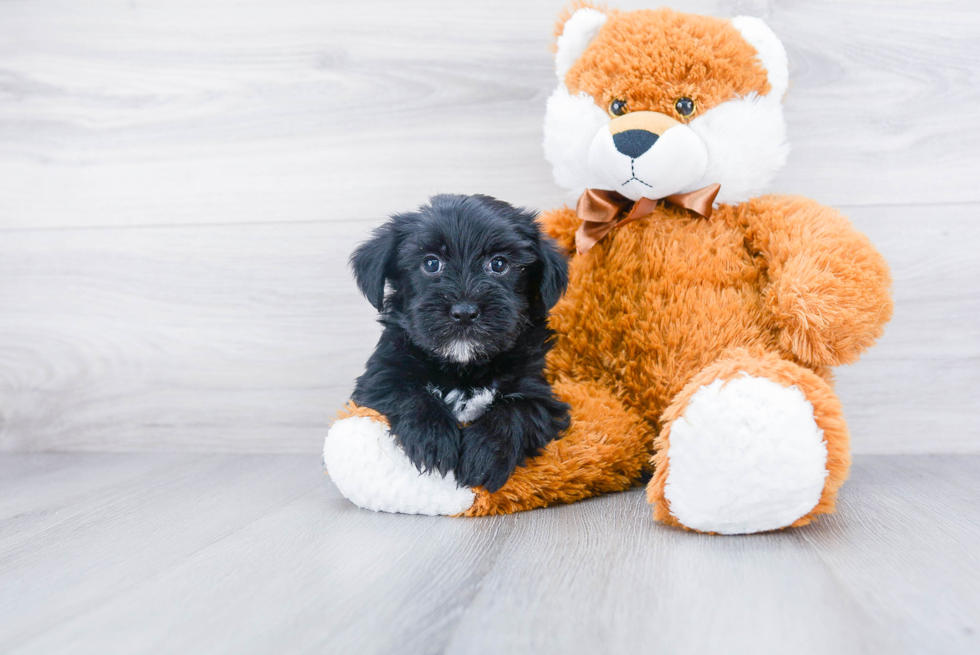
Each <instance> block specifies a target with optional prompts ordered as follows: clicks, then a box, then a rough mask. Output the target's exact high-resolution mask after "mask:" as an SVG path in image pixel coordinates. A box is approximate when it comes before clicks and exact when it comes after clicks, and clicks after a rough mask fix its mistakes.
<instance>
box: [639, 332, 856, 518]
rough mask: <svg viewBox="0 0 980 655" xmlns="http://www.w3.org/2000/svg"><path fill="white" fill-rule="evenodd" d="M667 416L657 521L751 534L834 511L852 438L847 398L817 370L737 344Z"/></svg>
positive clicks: (651, 488)
mask: <svg viewBox="0 0 980 655" xmlns="http://www.w3.org/2000/svg"><path fill="white" fill-rule="evenodd" d="M663 419H664V420H663V430H662V431H661V434H660V435H659V436H658V437H657V439H656V441H655V443H654V448H655V450H656V454H655V455H654V459H653V461H654V466H655V473H654V477H653V479H652V480H651V481H650V483H649V485H648V487H647V498H648V499H649V501H650V503H651V504H652V505H653V516H654V518H655V519H658V520H661V521H664V522H666V523H670V524H674V525H680V526H683V527H686V528H690V529H692V530H698V531H701V532H718V533H722V534H745V533H752V532H763V531H766V530H775V529H778V528H784V527H789V526H800V525H805V524H807V523H809V522H810V521H812V520H813V519H814V518H815V517H816V516H817V515H819V514H828V513H830V512H833V511H834V504H835V500H836V494H837V490H838V489H839V488H840V486H841V485H842V484H843V482H844V480H845V479H846V478H847V471H848V467H849V466H850V452H849V448H848V440H849V437H848V432H847V425H846V423H845V422H844V417H843V414H842V411H841V405H840V401H839V400H838V398H837V396H836V395H835V394H834V392H833V390H832V389H831V387H830V385H829V384H828V383H827V382H826V381H825V380H824V379H823V378H821V377H819V376H818V375H817V374H815V373H814V372H812V371H810V370H808V369H805V368H803V367H801V366H798V365H796V364H794V363H792V362H789V361H786V360H784V359H782V358H780V357H778V356H776V355H773V354H758V353H754V354H750V353H749V352H747V351H745V350H735V351H732V352H731V353H729V354H728V355H727V356H726V357H723V358H722V359H719V360H718V361H716V362H715V363H713V364H711V365H709V366H708V367H707V368H705V369H703V370H702V371H701V372H700V373H698V374H697V375H696V376H695V377H694V378H693V379H692V380H691V382H690V383H688V384H687V385H686V386H685V387H684V389H683V390H682V391H681V392H680V393H679V394H678V395H677V397H676V398H675V399H674V401H673V402H672V404H671V405H670V406H669V407H668V408H667V410H666V411H665V412H664V415H663Z"/></svg>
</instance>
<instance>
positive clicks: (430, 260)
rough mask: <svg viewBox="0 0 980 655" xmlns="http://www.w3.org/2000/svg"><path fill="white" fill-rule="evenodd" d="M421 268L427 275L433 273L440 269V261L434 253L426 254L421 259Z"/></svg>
mask: <svg viewBox="0 0 980 655" xmlns="http://www.w3.org/2000/svg"><path fill="white" fill-rule="evenodd" d="M422 270H423V271H425V272H426V273H428V274H429V275H435V274H436V273H438V272H439V271H441V270H442V262H441V261H439V258H438V257H436V256H435V255H426V256H425V258H424V259H422Z"/></svg>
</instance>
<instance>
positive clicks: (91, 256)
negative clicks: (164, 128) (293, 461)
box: [0, 205, 980, 452]
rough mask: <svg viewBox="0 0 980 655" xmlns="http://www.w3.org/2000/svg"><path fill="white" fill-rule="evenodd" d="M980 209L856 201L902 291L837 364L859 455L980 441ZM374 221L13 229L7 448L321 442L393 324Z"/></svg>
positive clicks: (860, 220) (6, 326)
mask: <svg viewBox="0 0 980 655" xmlns="http://www.w3.org/2000/svg"><path fill="white" fill-rule="evenodd" d="M978 210H980V205H964V206H955V207H952V208H950V207H931V206H922V207H855V208H852V209H850V210H849V213H850V214H851V217H852V218H853V220H854V222H855V224H856V225H857V226H858V227H859V228H860V229H862V230H864V231H866V232H867V233H868V234H869V235H870V236H871V238H872V239H873V240H874V241H875V242H876V243H877V244H878V245H879V247H880V249H881V250H882V252H883V253H884V254H885V256H886V257H887V258H888V259H889V260H890V261H891V263H892V266H893V270H894V275H895V296H896V301H897V302H896V307H897V308H896V314H895V318H894V320H893V321H892V323H891V324H890V325H889V327H888V329H887V331H886V334H885V337H884V338H883V339H882V341H881V343H880V344H879V345H878V346H877V347H875V348H874V349H873V350H872V351H870V353H869V354H868V355H866V357H865V359H864V360H862V361H861V362H859V363H858V364H856V365H854V366H851V367H844V368H841V369H839V373H838V377H839V385H838V386H839V391H840V394H841V396H842V398H843V401H844V406H845V411H846V413H847V416H848V418H849V420H850V422H851V427H852V432H853V445H854V449H855V450H856V451H857V452H942V451H960V452H969V451H974V452H975V451H977V450H980V428H978V425H980V421H978V418H980V400H978V396H977V394H976V390H977V389H978V388H980V327H978V326H980V294H977V293H976V291H975V289H976V282H975V281H976V280H977V279H980V260H978V259H977V258H976V256H975V246H974V244H975V243H977V242H978V241H980V227H978V226H980V222H978V221H977V220H976V218H975V217H976V215H977V213H978ZM366 227H367V226H362V225H348V224H340V225H329V224H323V223H310V224H264V225H251V226H201V227H188V226H175V227H169V228H163V227H159V228H157V227H147V228H138V229H134V228H127V229H101V228H100V229H88V230H29V231H17V232H10V233H7V234H6V238H5V239H3V240H2V241H0V306H2V307H3V308H4V310H5V311H4V312H3V313H0V421H2V427H0V450H143V449H148V450H160V451H166V450H199V451H236V452H261V451H270V452H318V451H319V449H320V447H321V445H322V439H323V437H324V436H325V434H326V431H327V429H328V426H329V422H330V417H331V415H332V414H333V412H334V411H335V410H336V409H337V408H339V407H340V406H341V405H342V404H343V403H344V402H345V401H346V400H347V398H348V396H349V394H350V392H351V390H352V389H353V383H354V379H355V377H356V376H357V375H359V374H360V373H361V371H362V370H363V366H364V362H365V361H366V360H367V357H368V355H369V354H370V351H371V349H372V348H373V346H374V343H375V340H376V338H377V334H378V326H377V325H376V324H375V322H374V310H373V309H372V308H371V306H370V305H369V304H368V303H367V301H366V300H364V299H363V298H361V297H360V295H359V294H358V292H357V289H356V287H355V285H354V283H353V281H352V280H351V278H350V276H349V273H348V272H347V270H346V262H347V257H348V254H349V252H350V250H351V249H352V248H353V246H354V244H355V243H356V242H357V241H358V240H360V239H362V238H364V236H365V232H364V230H365V229H366Z"/></svg>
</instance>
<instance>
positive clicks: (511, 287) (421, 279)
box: [352, 195, 567, 364]
mask: <svg viewBox="0 0 980 655" xmlns="http://www.w3.org/2000/svg"><path fill="white" fill-rule="evenodd" d="M534 219H535V216H534V214H532V213H530V212H526V211H522V210H518V209H515V208H514V207H512V206H511V205H508V204H507V203H504V202H501V201H498V200H494V199H492V198H488V197H486V196H451V195H443V196H435V197H434V198H432V199H431V201H430V204H429V205H426V206H423V207H421V208H420V209H419V211H417V212H412V213H406V214H398V215H396V216H394V217H393V218H392V219H391V220H390V221H389V222H388V223H386V224H385V225H383V226H382V227H381V228H379V229H378V230H377V231H376V232H375V235H374V238H373V239H371V240H370V241H368V242H367V243H365V244H363V245H362V246H361V247H360V248H358V249H357V251H355V253H354V255H353V257H352V265H353V267H354V272H355V275H356V277H357V280H358V284H359V286H360V288H361V291H362V292H363V293H364V294H365V295H366V296H367V297H368V299H369V300H371V301H372V303H373V304H374V305H375V307H377V308H378V309H379V310H380V311H382V312H384V313H386V314H387V315H389V316H390V317H391V318H393V319H394V320H396V321H397V322H398V324H399V325H401V327H403V328H404V329H405V330H406V332H407V333H408V335H409V337H410V338H411V340H412V341H413V342H414V343H415V345H417V346H418V347H420V348H422V349H423V350H425V351H427V352H429V353H430V354H432V355H434V356H436V357H437V358H439V359H442V360H446V361H451V362H455V363H458V364H466V363H469V362H472V361H476V360H479V359H486V358H489V357H493V356H494V355H496V354H498V353H501V352H504V351H506V350H509V349H510V348H511V347H513V345H514V343H515V341H516V340H517V338H518V336H519V335H520V333H521V331H522V330H523V329H524V328H525V327H526V326H528V325H529V324H531V323H532V322H533V321H534V320H541V321H543V320H544V318H545V315H546V312H547V309H548V308H550V307H551V306H552V305H554V303H555V302H557V301H558V298H559V297H560V296H561V293H562V292H563V291H564V288H565V284H566V283H567V273H566V264H565V261H564V258H563V257H562V256H561V255H560V254H559V253H558V252H557V250H556V248H555V246H554V244H553V243H552V242H551V241H550V240H548V239H547V238H546V237H544V236H543V235H542V234H541V233H540V232H539V230H538V227H537V224H536V222H535V220H534ZM385 281H388V282H390V284H391V287H392V290H393V291H392V293H391V294H389V296H388V297H387V298H385V297H384V283H385Z"/></svg>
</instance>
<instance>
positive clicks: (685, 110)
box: [674, 98, 694, 116]
mask: <svg viewBox="0 0 980 655" xmlns="http://www.w3.org/2000/svg"><path fill="white" fill-rule="evenodd" d="M674 109H675V110H676V111H677V113H678V114H680V115H681V116H690V115H691V114H693V113H694V101H693V100H691V99H690V98H678V99H677V102H675V103H674Z"/></svg>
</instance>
